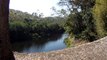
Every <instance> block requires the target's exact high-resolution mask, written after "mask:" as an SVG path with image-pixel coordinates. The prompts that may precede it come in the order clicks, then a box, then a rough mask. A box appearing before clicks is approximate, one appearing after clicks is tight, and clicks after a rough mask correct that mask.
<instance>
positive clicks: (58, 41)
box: [12, 34, 67, 53]
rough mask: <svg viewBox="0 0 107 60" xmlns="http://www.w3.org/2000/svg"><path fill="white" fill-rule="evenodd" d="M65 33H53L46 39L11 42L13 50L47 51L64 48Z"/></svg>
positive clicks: (28, 51)
mask: <svg viewBox="0 0 107 60" xmlns="http://www.w3.org/2000/svg"><path fill="white" fill-rule="evenodd" d="M65 38H67V34H54V35H51V36H50V37H49V38H48V39H38V40H32V41H26V42H18V43H13V44H12V46H13V51H17V52H27V53H30V52H48V51H53V50H59V49H63V48H66V45H65V43H64V39H65Z"/></svg>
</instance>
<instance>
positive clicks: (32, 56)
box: [14, 37, 107, 60]
mask: <svg viewBox="0 0 107 60" xmlns="http://www.w3.org/2000/svg"><path fill="white" fill-rule="evenodd" d="M14 56H15V58H16V60H107V37H104V38H102V39H99V40H97V41H94V42H90V43H86V44H82V45H79V46H76V47H72V48H66V49H63V50H58V51H51V52H43V53H29V54H28V53H16V52H15V53H14Z"/></svg>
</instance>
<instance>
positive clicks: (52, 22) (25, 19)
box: [9, 9, 66, 42]
mask: <svg viewBox="0 0 107 60" xmlns="http://www.w3.org/2000/svg"><path fill="white" fill-rule="evenodd" d="M9 18H10V20H9V25H10V26H9V28H10V38H11V41H12V42H15V41H17V42H18V41H25V40H36V39H41V38H44V39H47V38H48V37H49V36H50V35H52V34H56V33H63V32H64V28H63V26H64V24H65V22H66V20H64V19H63V17H41V15H39V16H38V15H37V14H36V13H33V14H32V15H31V14H28V13H26V12H21V11H17V10H12V9H11V10H10V17H9Z"/></svg>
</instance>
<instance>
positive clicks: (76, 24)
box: [59, 0, 107, 46]
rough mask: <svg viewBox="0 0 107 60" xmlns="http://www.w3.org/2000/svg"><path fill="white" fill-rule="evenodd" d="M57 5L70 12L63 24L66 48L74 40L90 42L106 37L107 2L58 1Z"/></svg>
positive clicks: (91, 0)
mask: <svg viewBox="0 0 107 60" xmlns="http://www.w3.org/2000/svg"><path fill="white" fill-rule="evenodd" d="M59 4H60V5H62V6H67V7H69V8H68V9H69V11H70V14H69V16H68V19H67V22H66V24H65V30H66V32H68V33H69V38H68V39H66V41H65V42H66V44H67V45H68V46H70V45H72V42H73V41H76V40H83V41H89V42H92V41H94V40H97V39H99V38H102V37H104V36H106V35H107V27H106V26H107V7H106V6H107V0H103V1H102V0H87V1H86V0H83V1H81V0H78V1H77V0H75V1H71V0H60V2H59ZM70 42H71V43H70Z"/></svg>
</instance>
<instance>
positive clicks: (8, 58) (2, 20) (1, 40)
mask: <svg viewBox="0 0 107 60" xmlns="http://www.w3.org/2000/svg"><path fill="white" fill-rule="evenodd" d="M8 16H9V0H0V60H15V59H14V56H13V53H12V49H11V46H10V41H9V35H8V33H9V32H8V30H9V24H8Z"/></svg>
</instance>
